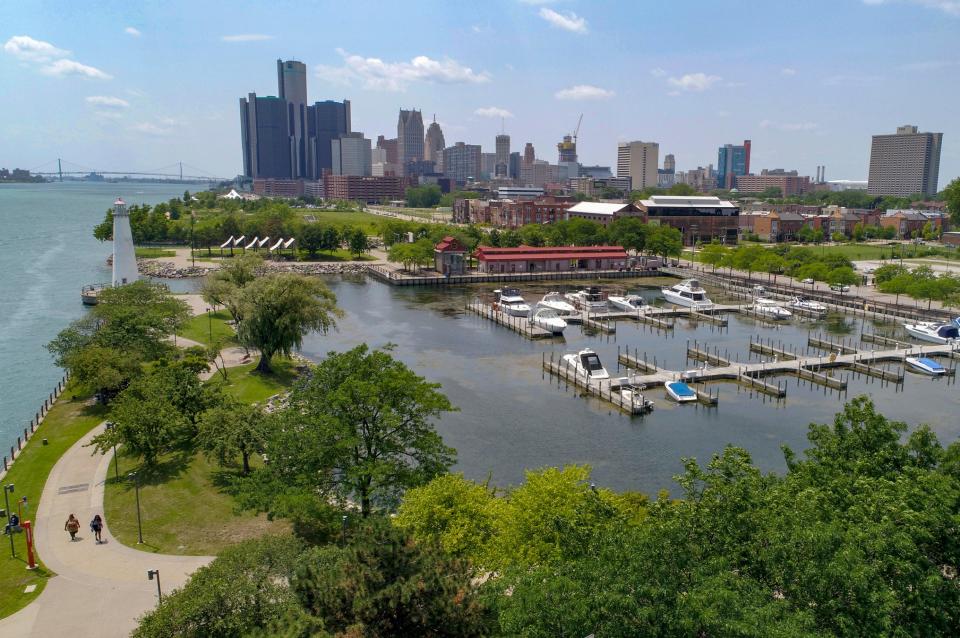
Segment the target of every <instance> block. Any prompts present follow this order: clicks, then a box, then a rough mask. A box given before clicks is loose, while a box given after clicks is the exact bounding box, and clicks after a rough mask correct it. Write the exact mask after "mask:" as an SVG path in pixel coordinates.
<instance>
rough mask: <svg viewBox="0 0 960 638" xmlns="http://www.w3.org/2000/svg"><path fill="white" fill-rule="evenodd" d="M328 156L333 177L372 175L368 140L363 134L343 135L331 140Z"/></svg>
mask: <svg viewBox="0 0 960 638" xmlns="http://www.w3.org/2000/svg"><path fill="white" fill-rule="evenodd" d="M330 154H331V158H332V161H333V169H332V171H331V172H332V173H333V174H334V175H356V176H360V177H364V176H369V175H371V174H372V170H373V166H372V162H371V151H370V140H369V139H367V138H366V137H364V136H363V133H344V134H343V135H341V136H340V137H338V138H337V139H335V140H331V142H330Z"/></svg>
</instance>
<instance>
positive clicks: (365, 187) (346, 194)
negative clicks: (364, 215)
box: [323, 175, 403, 203]
mask: <svg viewBox="0 0 960 638" xmlns="http://www.w3.org/2000/svg"><path fill="white" fill-rule="evenodd" d="M323 190H324V197H326V198H327V199H346V200H355V201H362V202H368V203H379V202H384V201H388V200H391V199H401V198H402V197H403V179H402V178H400V177H375V176H369V177H363V176H359V175H326V176H324V178H323Z"/></svg>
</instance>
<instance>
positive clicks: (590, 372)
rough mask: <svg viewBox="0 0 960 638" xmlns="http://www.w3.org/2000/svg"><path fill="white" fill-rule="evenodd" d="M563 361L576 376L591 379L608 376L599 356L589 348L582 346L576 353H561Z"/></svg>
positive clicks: (595, 379)
mask: <svg viewBox="0 0 960 638" xmlns="http://www.w3.org/2000/svg"><path fill="white" fill-rule="evenodd" d="M563 361H564V362H565V363H566V365H567V366H569V367H570V369H572V370H573V371H574V372H575V373H576V375H577V376H578V377H583V378H585V379H588V380H591V381H599V380H600V379H609V378H610V373H608V372H607V370H606V368H604V367H603V364H602V363H600V357H598V356H597V353H596V352H594V351H593V350H591V349H590V348H584V349H583V350H581V351H580V352H578V353H577V354H565V355H563Z"/></svg>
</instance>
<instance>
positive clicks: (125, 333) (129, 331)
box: [91, 280, 190, 359]
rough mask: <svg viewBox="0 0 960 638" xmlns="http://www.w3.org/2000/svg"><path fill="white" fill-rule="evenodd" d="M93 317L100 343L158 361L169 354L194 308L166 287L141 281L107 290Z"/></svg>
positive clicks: (98, 301)
mask: <svg viewBox="0 0 960 638" xmlns="http://www.w3.org/2000/svg"><path fill="white" fill-rule="evenodd" d="M91 314H92V315H93V316H94V317H95V318H96V320H97V321H98V322H99V329H98V330H97V337H96V339H97V342H98V343H100V344H101V345H104V346H107V347H111V348H117V349H121V350H125V351H127V352H131V353H136V354H139V355H141V356H143V357H144V358H145V359H154V358H157V357H159V356H160V355H161V354H163V353H164V352H167V351H169V349H170V345H169V344H168V343H167V342H166V338H167V337H168V336H169V335H172V334H176V333H177V332H178V331H179V330H180V328H181V327H182V326H183V325H184V324H185V323H186V322H187V320H188V319H189V318H190V308H189V306H187V304H186V303H185V302H184V301H182V300H180V299H177V298H176V297H174V296H173V295H171V294H170V291H169V289H167V287H166V286H164V285H163V284H156V283H152V282H149V281H145V280H139V281H136V282H134V283H131V284H127V285H125V286H117V287H115V288H106V289H104V290H103V291H102V292H101V293H100V295H99V296H98V298H97V305H96V306H94V307H93V309H92V311H91Z"/></svg>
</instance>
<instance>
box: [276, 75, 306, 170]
mask: <svg viewBox="0 0 960 638" xmlns="http://www.w3.org/2000/svg"><path fill="white" fill-rule="evenodd" d="M277 91H278V94H279V96H280V99H281V100H283V101H285V102H286V103H287V135H288V136H289V138H290V139H289V143H290V166H291V167H292V168H293V175H292V177H294V178H302V177H306V176H307V65H305V64H304V63H303V62H297V61H295V60H287V61H283V60H277Z"/></svg>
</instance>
